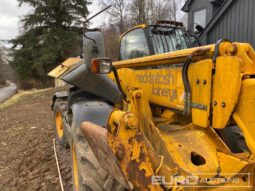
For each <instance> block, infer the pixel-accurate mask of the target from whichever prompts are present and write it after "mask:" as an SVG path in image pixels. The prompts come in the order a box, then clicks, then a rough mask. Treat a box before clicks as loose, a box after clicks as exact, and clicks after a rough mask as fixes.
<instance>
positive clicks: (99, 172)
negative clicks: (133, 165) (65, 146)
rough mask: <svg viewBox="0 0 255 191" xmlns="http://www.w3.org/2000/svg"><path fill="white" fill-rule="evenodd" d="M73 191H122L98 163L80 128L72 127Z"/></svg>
mask: <svg viewBox="0 0 255 191" xmlns="http://www.w3.org/2000/svg"><path fill="white" fill-rule="evenodd" d="M71 155H72V156H71V160H72V179H73V190H74V191H122V190H123V191H124V190H125V188H124V187H123V186H122V185H120V184H119V183H118V182H117V181H116V180H114V179H113V178H112V176H111V175H109V174H108V173H107V171H106V170H104V169H103V168H102V167H101V166H100V165H99V163H98V161H97V159H96V157H95V155H94V154H93V152H92V150H91V148H90V147H89V145H88V143H87V141H86V140H85V137H84V136H83V134H82V131H81V129H80V128H75V129H73V141H72V146H71Z"/></svg>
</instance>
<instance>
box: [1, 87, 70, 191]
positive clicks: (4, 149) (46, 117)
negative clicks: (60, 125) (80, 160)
mask: <svg viewBox="0 0 255 191" xmlns="http://www.w3.org/2000/svg"><path fill="white" fill-rule="evenodd" d="M55 91H56V90H55V89H48V90H46V91H42V92H40V93H33V94H31V95H29V94H28V95H24V96H22V97H21V98H19V100H18V101H15V103H14V104H12V105H10V106H8V107H5V108H2V109H0V190H1V191H8V190H11V191H16V190H17V191H18V190H26V191H30V190H31V191H32V190H33V191H37V190H40V191H41V190H42V191H44V190H45V191H54V190H60V186H59V179H58V174H57V167H56V162H55V158H54V151H53V143H52V139H53V138H54V137H55V130H54V127H53V113H52V111H51V108H50V105H51V97H52V95H53V94H54V92H55ZM0 108H1V107H0ZM57 148H58V150H59V146H57ZM68 152H69V150H64V151H61V152H60V156H59V158H60V160H61V161H60V164H61V165H62V166H61V169H62V174H63V179H64V181H67V180H68V181H69V180H70V160H69V158H70V157H69V156H67V155H68V154H69V153H68ZM65 184H66V185H67V183H65ZM68 184H70V182H69V183H68ZM66 185H65V186H66ZM68 186H70V185H68ZM68 186H66V187H68ZM66 190H70V188H67V189H66Z"/></svg>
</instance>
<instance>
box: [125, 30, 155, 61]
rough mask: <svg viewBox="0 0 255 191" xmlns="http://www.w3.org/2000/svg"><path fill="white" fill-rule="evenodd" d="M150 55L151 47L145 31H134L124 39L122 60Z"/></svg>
mask: <svg viewBox="0 0 255 191" xmlns="http://www.w3.org/2000/svg"><path fill="white" fill-rule="evenodd" d="M149 55H150V51H149V46H148V43H147V39H146V36H145V32H144V30H143V29H141V28H139V29H134V30H132V31H130V32H129V33H127V34H126V35H125V36H123V37H122V39H121V47H120V59H121V60H128V59H133V58H139V57H143V56H149Z"/></svg>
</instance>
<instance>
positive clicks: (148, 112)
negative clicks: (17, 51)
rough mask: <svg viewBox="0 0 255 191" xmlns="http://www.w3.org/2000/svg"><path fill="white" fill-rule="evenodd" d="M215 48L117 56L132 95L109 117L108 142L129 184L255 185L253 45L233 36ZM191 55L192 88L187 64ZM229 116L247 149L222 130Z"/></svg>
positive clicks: (247, 189) (246, 189)
mask: <svg viewBox="0 0 255 191" xmlns="http://www.w3.org/2000/svg"><path fill="white" fill-rule="evenodd" d="M216 53H217V52H216V49H215V45H208V46H203V47H199V48H191V49H186V50H180V51H175V52H170V53H165V54H160V55H153V56H147V57H143V58H137V59H131V60H125V61H119V62H114V63H113V67H114V68H115V69H116V71H117V75H118V76H119V79H120V85H121V89H122V90H123V93H124V94H125V96H126V98H125V100H123V104H122V106H118V109H114V110H113V111H112V113H111V115H110V117H109V120H108V124H107V131H108V135H107V143H108V145H109V147H110V149H111V151H112V153H113V154H114V156H116V158H117V163H118V166H119V168H120V169H121V172H122V174H123V176H124V177H125V180H126V182H127V184H128V186H129V187H130V189H132V188H136V190H142V191H143V190H144V191H146V190H155V191H161V190H166V189H169V190H185V191H186V190H187V191H189V190H192V191H196V190H208V191H211V190H213V191H221V190H226V191H238V190H243V191H252V190H254V182H255V177H254V172H255V163H254V157H255V78H254V76H255V53H254V50H253V49H252V47H251V46H250V45H249V44H241V43H229V42H223V43H221V44H220V47H219V52H218V55H217V59H216V62H213V59H212V58H213V56H214V55H215V54H216ZM191 55H192V61H191V63H190V65H189V68H188V72H187V77H188V81H189V84H190V89H191V92H190V95H187V91H186V89H185V88H186V87H185V86H184V81H183V79H184V78H183V66H184V63H185V62H186V61H187V58H188V57H189V56H191ZM77 62H81V61H80V60H69V61H67V63H69V64H70V63H72V64H70V65H69V66H68V64H67V66H65V64H63V65H64V66H60V67H59V68H57V69H56V70H55V71H52V73H51V74H50V75H51V76H54V77H59V76H61V75H62V74H64V73H65V72H68V71H70V70H71V68H72V66H75V65H76V63H77ZM115 77H116V74H115V75H114V74H113V73H111V74H109V78H111V79H112V80H113V81H116V78H115ZM189 96H190V103H189V104H190V108H188V109H190V112H186V110H187V108H186V107H187V105H186V104H187V97H189ZM231 124H233V125H237V126H238V127H239V128H240V129H241V131H242V133H243V135H244V138H245V141H246V144H247V146H248V148H249V152H245V153H238V154H236V153H235V154H234V153H232V152H231V151H230V149H229V148H228V146H227V145H226V144H225V143H224V141H223V140H222V138H221V137H220V136H219V133H218V131H219V130H221V129H224V128H226V127H227V126H228V125H231ZM113 176H114V175H113Z"/></svg>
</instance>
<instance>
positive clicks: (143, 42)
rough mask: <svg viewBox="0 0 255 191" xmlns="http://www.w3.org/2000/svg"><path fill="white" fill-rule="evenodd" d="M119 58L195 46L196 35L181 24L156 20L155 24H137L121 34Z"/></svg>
mask: <svg viewBox="0 0 255 191" xmlns="http://www.w3.org/2000/svg"><path fill="white" fill-rule="evenodd" d="M120 42H121V43H120V60H128V59H134V58H140V57H144V56H150V55H155V54H162V53H167V52H173V51H177V50H182V49H187V48H192V47H197V46H199V45H200V43H199V40H198V39H197V38H196V36H195V35H194V34H192V33H190V32H189V31H186V30H185V28H184V26H183V24H182V23H180V22H174V21H158V22H156V24H155V25H146V24H143V25H139V26H136V27H135V28H133V29H131V30H129V31H128V32H126V33H124V34H123V35H122V36H121V40H120Z"/></svg>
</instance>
